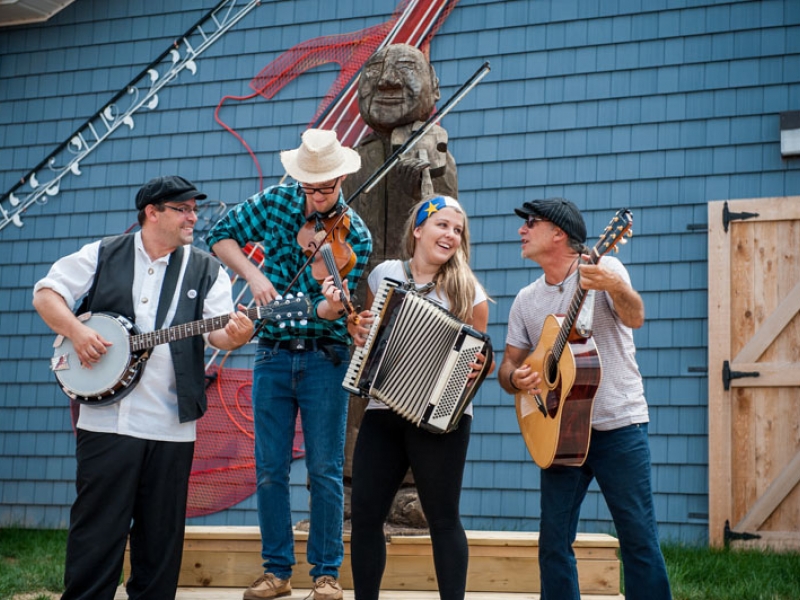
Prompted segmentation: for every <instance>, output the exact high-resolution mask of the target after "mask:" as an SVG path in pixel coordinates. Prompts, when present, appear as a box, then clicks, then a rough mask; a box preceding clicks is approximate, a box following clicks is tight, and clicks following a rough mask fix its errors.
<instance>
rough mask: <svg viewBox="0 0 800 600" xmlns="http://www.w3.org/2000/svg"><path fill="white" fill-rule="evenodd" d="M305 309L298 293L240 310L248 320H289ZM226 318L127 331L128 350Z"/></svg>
mask: <svg viewBox="0 0 800 600" xmlns="http://www.w3.org/2000/svg"><path fill="white" fill-rule="evenodd" d="M308 309H309V302H308V300H306V299H305V298H303V297H302V296H298V297H297V298H295V299H288V300H274V301H273V302H270V303H269V304H268V305H266V306H253V307H251V308H248V309H246V310H245V311H244V312H245V314H247V317H248V318H249V319H250V320H251V321H255V320H257V319H269V320H277V321H290V320H293V319H298V320H300V319H305V318H306V317H307V316H308V314H309V313H308ZM230 319H231V317H230V315H219V316H216V317H211V318H210V319H200V320H198V321H190V322H188V323H181V324H180V325H173V326H172V327H167V328H165V329H159V330H157V331H148V332H146V333H137V334H134V335H131V336H130V338H129V344H130V350H131V352H140V351H142V350H147V349H149V348H153V347H155V346H158V345H160V344H167V343H169V342H177V341H178V340H182V339H185V338H187V337H192V336H195V335H200V334H203V333H209V332H211V331H216V330H217V329H222V328H224V327H225V326H226V325H227V324H228V321H230Z"/></svg>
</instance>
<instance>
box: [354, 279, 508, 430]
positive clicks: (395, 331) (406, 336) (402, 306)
mask: <svg viewBox="0 0 800 600" xmlns="http://www.w3.org/2000/svg"><path fill="white" fill-rule="evenodd" d="M371 311H372V313H373V314H374V315H375V320H374V321H373V323H372V326H371V328H370V331H369V334H368V336H367V341H366V343H365V344H364V346H361V347H357V348H356V350H355V351H354V352H353V356H352V358H351V360H350V365H349V367H348V369H347V374H346V375H345V378H344V381H343V382H342V387H344V389H346V390H347V391H348V392H350V393H351V394H355V395H358V396H364V397H372V398H375V399H377V400H380V401H381V402H383V403H384V404H386V405H387V406H388V407H389V408H390V409H392V410H393V411H395V412H396V413H398V414H399V415H401V416H402V417H404V418H406V419H408V420H409V421H411V422H412V423H414V424H415V425H417V426H418V427H422V428H424V429H426V430H428V431H432V432H435V433H447V432H448V431H452V430H453V429H455V428H456V427H457V426H458V421H459V419H461V415H462V414H464V410H465V409H466V408H467V406H468V405H469V403H470V402H471V401H472V398H473V396H474V395H475V392H477V390H478V388H479V387H480V385H481V383H483V380H484V379H485V378H486V375H487V373H488V372H489V369H490V368H491V365H492V344H491V341H490V339H489V336H488V335H486V334H485V333H482V332H480V331H476V330H474V329H472V328H471V327H469V326H467V325H465V324H464V323H462V322H461V321H459V320H458V319H457V318H456V317H454V316H453V315H452V314H450V313H449V312H448V311H447V310H445V309H444V308H442V307H441V306H439V305H438V304H436V303H435V302H432V301H431V300H428V299H427V298H425V297H423V296H421V295H420V294H417V293H416V292H414V291H410V290H406V289H404V288H403V287H402V284H401V283H400V282H398V281H394V280H392V279H384V280H383V281H382V282H381V284H380V286H379V287H378V290H377V292H376V294H375V298H374V300H373V303H372V308H371ZM478 352H481V353H483V354H484V356H486V360H485V362H484V363H483V366H482V369H481V371H480V372H479V373H478V375H477V377H475V378H474V379H472V382H471V383H470V385H467V383H468V382H469V381H470V380H469V379H468V377H467V376H468V375H469V373H470V372H471V371H472V369H471V367H470V363H473V362H475V355H476V354H477V353H478Z"/></svg>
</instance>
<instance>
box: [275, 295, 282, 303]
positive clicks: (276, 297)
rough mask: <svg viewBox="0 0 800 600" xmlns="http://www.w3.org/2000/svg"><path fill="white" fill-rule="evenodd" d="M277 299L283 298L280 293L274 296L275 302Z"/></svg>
mask: <svg viewBox="0 0 800 600" xmlns="http://www.w3.org/2000/svg"><path fill="white" fill-rule="evenodd" d="M278 300H283V296H281V295H280V294H278V295H277V296H275V302H277V301H278Z"/></svg>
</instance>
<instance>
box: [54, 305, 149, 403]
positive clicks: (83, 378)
mask: <svg viewBox="0 0 800 600" xmlns="http://www.w3.org/2000/svg"><path fill="white" fill-rule="evenodd" d="M85 325H88V326H89V327H91V328H92V329H94V330H95V331H96V332H97V333H99V334H100V335H102V336H103V337H104V338H105V339H106V340H108V341H109V342H111V343H112V344H113V345H112V346H109V347H107V348H106V354H105V355H104V356H103V357H102V358H101V359H100V361H99V362H97V363H94V364H93V365H92V368H91V369H87V368H84V367H82V366H81V363H80V360H79V359H78V355H77V353H76V352H75V348H74V347H73V345H72V342H70V340H69V339H67V338H63V341H62V342H61V344H59V345H58V346H57V347H56V348H55V352H54V353H53V358H52V359H51V369H52V370H53V373H54V374H55V376H56V379H57V380H58V382H59V384H60V385H61V388H62V389H63V391H64V393H65V394H67V396H69V397H70V398H73V399H74V400H77V401H78V402H82V403H84V404H92V405H95V406H102V405H104V404H110V403H112V402H117V401H119V400H121V399H122V398H123V397H124V396H125V394H126V393H127V391H129V390H130V389H133V386H131V385H130V383H133V382H134V381H135V380H136V379H138V374H140V373H141V368H142V367H143V363H142V364H141V366H139V367H138V372H136V373H133V374H132V375H130V376H127V378H126V372H127V371H129V370H130V369H131V363H132V362H134V361H135V360H136V359H137V358H138V357H137V356H132V355H131V351H130V336H131V335H134V334H136V333H138V328H137V327H136V325H135V324H134V323H132V322H131V321H129V320H128V319H126V318H125V317H123V316H120V315H111V314H104V313H94V314H92V315H91V316H90V317H89V319H87V320H86V321H85ZM118 388H119V389H118Z"/></svg>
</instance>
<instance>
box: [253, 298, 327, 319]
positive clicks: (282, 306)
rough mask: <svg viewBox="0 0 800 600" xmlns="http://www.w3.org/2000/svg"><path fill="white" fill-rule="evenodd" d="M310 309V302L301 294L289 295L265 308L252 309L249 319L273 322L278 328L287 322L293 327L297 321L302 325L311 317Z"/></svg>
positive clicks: (277, 299)
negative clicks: (253, 312)
mask: <svg viewBox="0 0 800 600" xmlns="http://www.w3.org/2000/svg"><path fill="white" fill-rule="evenodd" d="M312 308H313V306H312V305H311V300H309V299H308V298H306V297H305V296H304V295H303V294H297V296H296V297H293V296H291V295H289V296H286V297H285V298H276V299H275V300H273V301H272V302H270V303H269V304H267V305H266V306H256V307H254V310H255V314H254V315H253V316H252V317H251V318H254V319H267V320H269V321H275V322H277V323H278V324H279V325H280V327H285V326H286V323H287V322H288V323H291V324H292V325H294V324H295V322H298V321H299V322H300V323H301V324H303V325H304V324H305V323H306V321H307V319H308V317H309V316H311V310H312Z"/></svg>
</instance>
